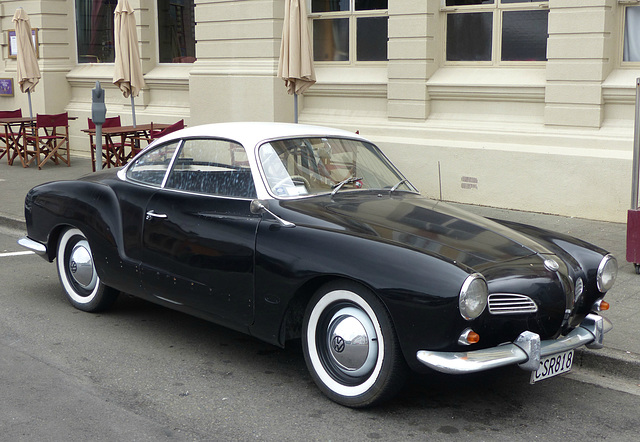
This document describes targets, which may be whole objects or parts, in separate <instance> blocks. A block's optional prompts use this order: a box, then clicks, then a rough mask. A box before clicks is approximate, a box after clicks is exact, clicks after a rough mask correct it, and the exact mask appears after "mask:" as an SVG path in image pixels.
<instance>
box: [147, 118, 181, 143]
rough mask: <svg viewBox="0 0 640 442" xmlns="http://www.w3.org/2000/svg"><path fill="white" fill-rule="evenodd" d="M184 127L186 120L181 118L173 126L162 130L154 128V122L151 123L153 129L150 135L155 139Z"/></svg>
mask: <svg viewBox="0 0 640 442" xmlns="http://www.w3.org/2000/svg"><path fill="white" fill-rule="evenodd" d="M180 129H184V120H180V121H178V122H177V123H173V124H172V125H171V126H169V127H166V128H164V129H162V130H155V131H154V130H153V123H151V131H150V132H149V135H150V137H151V140H155V139H157V138H161V137H164V136H165V135H168V134H170V133H171V132H175V131H177V130H180Z"/></svg>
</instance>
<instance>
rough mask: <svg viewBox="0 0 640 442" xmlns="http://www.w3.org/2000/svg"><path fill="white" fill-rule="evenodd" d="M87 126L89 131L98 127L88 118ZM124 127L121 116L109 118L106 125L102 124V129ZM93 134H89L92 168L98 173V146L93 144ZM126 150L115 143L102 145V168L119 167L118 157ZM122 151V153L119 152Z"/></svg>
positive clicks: (105, 121) (121, 145)
mask: <svg viewBox="0 0 640 442" xmlns="http://www.w3.org/2000/svg"><path fill="white" fill-rule="evenodd" d="M87 125H88V127H89V129H95V128H96V125H95V124H94V122H93V120H92V119H91V118H87ZM119 126H122V122H121V121H120V115H118V116H117V117H109V118H105V120H104V123H102V127H103V128H105V127H119ZM93 137H94V136H93V134H89V143H90V144H91V166H92V167H93V171H94V172H95V171H96V144H95V143H94V142H93ZM123 148H124V146H123V144H122V143H113V142H106V143H103V144H102V168H103V169H104V167H105V166H106V167H111V166H116V165H118V156H119V155H121V152H122V149H123ZM118 151H120V152H118Z"/></svg>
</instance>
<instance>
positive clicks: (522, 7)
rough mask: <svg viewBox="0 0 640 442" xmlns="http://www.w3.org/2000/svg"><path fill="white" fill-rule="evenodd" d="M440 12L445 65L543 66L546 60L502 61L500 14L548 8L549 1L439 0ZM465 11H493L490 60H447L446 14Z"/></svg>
mask: <svg viewBox="0 0 640 442" xmlns="http://www.w3.org/2000/svg"><path fill="white" fill-rule="evenodd" d="M440 1H441V3H440V13H441V14H442V20H441V22H442V36H443V38H442V54H443V57H442V59H443V63H444V65H445V66H461V65H462V66H469V65H472V66H523V65H526V66H541V67H542V66H545V65H546V62H547V61H546V60H537V61H528V60H527V61H519V60H505V61H502V15H503V13H504V12H505V11H538V10H547V9H549V1H548V0H541V1H533V2H522V3H502V0H494V2H493V3H491V4H480V5H461V6H446V0H440ZM467 12H493V20H492V29H491V32H492V39H491V60H487V61H473V60H465V61H449V60H447V20H448V19H447V16H448V15H449V14H452V13H467Z"/></svg>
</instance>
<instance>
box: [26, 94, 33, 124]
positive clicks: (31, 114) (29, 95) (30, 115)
mask: <svg viewBox="0 0 640 442" xmlns="http://www.w3.org/2000/svg"><path fill="white" fill-rule="evenodd" d="M27 96H28V97H29V118H33V109H32V107H31V90H30V89H29V90H27Z"/></svg>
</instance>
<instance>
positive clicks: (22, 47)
mask: <svg viewBox="0 0 640 442" xmlns="http://www.w3.org/2000/svg"><path fill="white" fill-rule="evenodd" d="M13 22H14V23H15V24H14V26H15V28H16V45H17V50H18V51H17V57H16V60H17V62H18V67H17V75H18V83H19V84H20V90H21V91H22V92H23V93H24V92H26V93H27V95H28V96H29V117H31V118H33V110H32V107H31V91H33V90H35V88H36V84H38V82H39V81H40V67H39V66H38V59H37V57H36V50H35V48H34V47H33V40H32V38H31V23H30V22H29V15H28V14H27V12H26V11H25V10H24V9H22V8H18V9H16V13H15V14H14V16H13Z"/></svg>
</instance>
